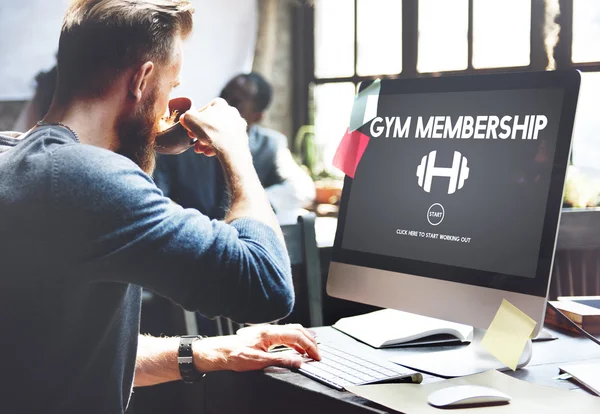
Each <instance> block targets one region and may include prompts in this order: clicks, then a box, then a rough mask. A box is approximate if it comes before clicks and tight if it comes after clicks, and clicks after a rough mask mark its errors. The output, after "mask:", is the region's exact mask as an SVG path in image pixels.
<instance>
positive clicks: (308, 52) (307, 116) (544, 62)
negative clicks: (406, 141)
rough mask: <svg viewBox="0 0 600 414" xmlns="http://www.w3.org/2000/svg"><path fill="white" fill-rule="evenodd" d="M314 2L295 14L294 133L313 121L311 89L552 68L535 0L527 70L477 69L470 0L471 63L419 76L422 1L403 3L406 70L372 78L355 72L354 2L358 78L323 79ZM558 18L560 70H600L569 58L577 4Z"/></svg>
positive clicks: (563, 4) (564, 0) (569, 0)
mask: <svg viewBox="0 0 600 414" xmlns="http://www.w3.org/2000/svg"><path fill="white" fill-rule="evenodd" d="M313 3H314V2H312V1H310V0H302V1H299V2H298V3H297V4H296V6H295V8H294V11H293V18H292V31H293V44H292V55H293V57H294V62H293V63H294V65H293V67H294V74H293V75H294V85H293V88H294V92H293V96H294V104H293V109H294V112H293V114H294V115H293V116H294V119H293V127H294V131H298V129H299V128H300V127H301V126H302V125H307V124H310V123H311V120H312V117H311V113H310V111H311V109H310V107H309V105H310V89H311V87H312V86H313V85H322V84H327V83H339V82H352V83H354V85H355V86H356V85H358V84H359V83H360V82H362V81H365V80H372V79H376V78H414V77H431V76H451V75H466V74H478V73H498V72H521V71H537V70H545V69H546V67H547V66H548V57H547V55H546V51H545V45H544V33H543V32H544V29H543V28H544V18H545V17H544V13H545V2H544V1H543V0H531V34H530V60H529V65H527V66H516V67H501V68H479V69H476V68H474V67H473V4H474V0H468V13H469V16H468V25H469V26H468V31H467V42H468V43H467V52H468V53H467V59H468V65H467V68H466V69H464V70H452V71H443V72H433V73H420V72H418V71H417V58H418V42H419V28H418V16H419V1H418V0H402V42H401V44H402V71H401V72H400V73H398V74H394V75H369V76H360V75H358V74H357V71H356V69H357V61H358V47H357V46H358V31H357V28H358V13H357V11H358V0H354V1H353V4H354V74H353V75H352V76H345V77H333V78H319V77H317V76H315V54H314V51H315V36H314V32H315V25H314V7H313ZM559 6H560V15H559V17H558V18H557V23H558V24H559V25H560V27H561V29H560V36H559V41H558V43H557V45H556V47H555V48H554V53H553V57H554V59H555V62H556V69H569V68H573V69H578V70H580V71H582V72H600V61H599V62H587V63H573V61H572V57H571V51H572V41H573V0H559Z"/></svg>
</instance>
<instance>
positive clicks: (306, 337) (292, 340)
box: [193, 324, 320, 372]
mask: <svg viewBox="0 0 600 414" xmlns="http://www.w3.org/2000/svg"><path fill="white" fill-rule="evenodd" d="M277 345H285V346H288V347H290V348H292V349H294V350H296V351H297V352H298V353H299V354H300V355H298V354H296V353H294V352H275V353H272V352H269V349H270V348H272V347H274V346H277ZM193 352H194V363H195V365H196V369H197V370H198V371H200V372H210V371H220V370H230V371H252V370H259V369H263V368H265V367H268V366H271V365H277V366H285V367H291V368H299V367H300V365H301V364H302V357H301V355H305V354H306V355H308V357H310V358H312V359H315V360H319V359H320V356H319V351H318V349H317V342H316V340H315V338H314V337H313V335H311V334H310V332H309V331H307V330H306V329H305V328H303V327H302V326H301V325H297V324H292V325H259V326H252V327H248V328H243V329H241V330H240V331H238V334H237V335H228V336H217V337H211V338H205V339H203V340H201V341H196V342H194V344H193Z"/></svg>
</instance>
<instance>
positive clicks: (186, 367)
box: [177, 335, 206, 384]
mask: <svg viewBox="0 0 600 414" xmlns="http://www.w3.org/2000/svg"><path fill="white" fill-rule="evenodd" d="M204 338H206V336H201V335H185V336H182V337H180V338H179V352H178V354H177V364H178V365H179V373H180V374H181V379H183V382H186V383H188V384H190V383H194V382H198V381H200V380H201V379H202V378H204V376H205V375H206V374H202V373H200V372H198V370H196V367H195V366H194V355H193V353H192V344H193V343H194V342H196V341H198V340H200V339H204Z"/></svg>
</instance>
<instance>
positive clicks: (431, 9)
mask: <svg viewBox="0 0 600 414" xmlns="http://www.w3.org/2000/svg"><path fill="white" fill-rule="evenodd" d="M468 29H469V3H468V0H420V1H419V55H418V60H417V70H418V71H419V72H438V71H444V70H461V69H466V68H467V58H468V47H467V32H468Z"/></svg>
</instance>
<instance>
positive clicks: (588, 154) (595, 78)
mask: <svg viewBox="0 0 600 414" xmlns="http://www.w3.org/2000/svg"><path fill="white" fill-rule="evenodd" d="M598 108H600V72H591V73H582V74H581V90H580V91H579V102H578V103H577V118H576V119H575V130H574V132H573V164H575V165H577V166H581V167H594V168H599V166H600V162H599V161H600V116H598Z"/></svg>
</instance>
